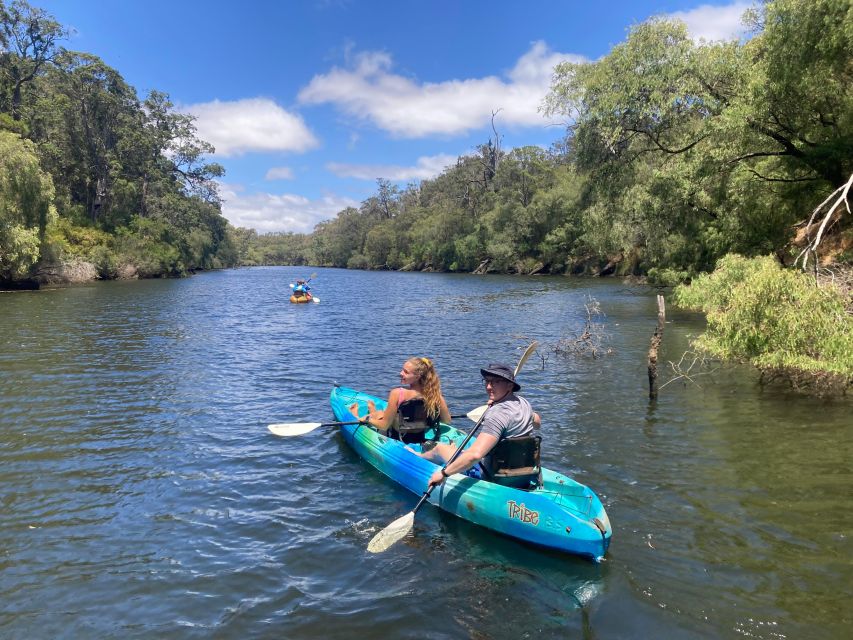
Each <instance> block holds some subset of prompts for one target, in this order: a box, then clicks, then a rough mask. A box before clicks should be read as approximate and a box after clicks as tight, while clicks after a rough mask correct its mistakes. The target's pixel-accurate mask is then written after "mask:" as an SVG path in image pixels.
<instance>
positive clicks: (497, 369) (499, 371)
mask: <svg viewBox="0 0 853 640" xmlns="http://www.w3.org/2000/svg"><path fill="white" fill-rule="evenodd" d="M480 375H482V376H483V377H484V378H485V377H486V376H497V377H498V378H503V379H504V380H509V381H510V382H512V390H513V391H518V390H519V389H521V385H520V384H518V383H517V382H516V381H515V374H514V373H513V372H512V369H510V368H509V367H508V366H506V365H505V364H499V363H496V364H490V365H489V366H488V367H486V368H485V369H480Z"/></svg>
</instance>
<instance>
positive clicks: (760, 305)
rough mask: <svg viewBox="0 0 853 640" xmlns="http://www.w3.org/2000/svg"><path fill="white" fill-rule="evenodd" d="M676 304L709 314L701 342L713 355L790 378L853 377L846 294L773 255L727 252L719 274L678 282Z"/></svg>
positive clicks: (852, 335)
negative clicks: (821, 284)
mask: <svg viewBox="0 0 853 640" xmlns="http://www.w3.org/2000/svg"><path fill="white" fill-rule="evenodd" d="M675 302H676V304H678V305H680V306H683V307H686V308H690V309H695V310H701V311H704V312H705V313H706V314H707V317H708V330H707V332H706V333H705V334H704V335H703V336H701V337H700V338H699V339H698V341H697V346H698V347H700V348H702V349H704V350H705V351H707V352H709V353H711V354H713V355H716V356H719V357H722V358H734V359H739V360H746V361H749V362H751V363H753V364H754V365H755V366H757V367H759V368H760V369H762V370H766V371H770V372H774V373H787V374H788V375H789V376H802V375H804V374H805V375H809V374H811V375H816V376H820V375H822V374H831V375H833V376H836V377H838V378H840V379H842V380H845V381H846V382H845V384H848V385H849V384H850V383H851V382H853V318H851V316H850V315H848V314H847V313H846V312H845V308H844V297H843V296H842V294H841V293H840V292H839V291H838V290H837V289H836V288H835V287H833V286H824V287H819V286H817V285H816V284H815V281H814V279H813V278H812V277H810V276H808V275H806V274H803V273H801V272H798V271H793V270H790V269H785V268H783V267H781V266H780V265H779V263H778V262H777V261H776V260H774V259H773V258H772V257H762V258H752V259H748V258H744V257H743V256H739V255H734V254H733V255H729V256H726V257H725V258H723V259H722V260H720V262H719V263H718V265H717V269H716V271H714V273H712V274H709V275H703V276H700V277H699V278H697V279H696V280H694V281H693V282H692V284H691V285H689V286H681V287H679V288H678V289H677V290H676V292H675Z"/></svg>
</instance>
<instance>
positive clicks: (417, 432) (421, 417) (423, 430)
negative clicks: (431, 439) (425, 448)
mask: <svg viewBox="0 0 853 640" xmlns="http://www.w3.org/2000/svg"><path fill="white" fill-rule="evenodd" d="M438 423H439V421H438V417H432V416H430V415H429V414H427V410H426V405H425V404H424V401H423V398H412V399H411V400H406V401H404V402H401V403H400V406H399V407H397V427H396V428H394V429H389V430H388V435H389V437H391V438H394V439H396V440H402V441H403V442H405V443H407V444H419V443H422V442H426V441H427V438H426V434H427V430H430V429H431V430H432V434H433V435H435V434H438V433H439V430H438V429H433V427H437V426H438Z"/></svg>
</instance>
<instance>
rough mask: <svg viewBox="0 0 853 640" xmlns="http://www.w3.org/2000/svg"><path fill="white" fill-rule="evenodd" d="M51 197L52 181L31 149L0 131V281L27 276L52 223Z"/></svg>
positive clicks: (34, 263)
mask: <svg viewBox="0 0 853 640" xmlns="http://www.w3.org/2000/svg"><path fill="white" fill-rule="evenodd" d="M53 197H54V189H53V181H52V180H51V178H50V176H49V175H47V174H45V173H44V172H43V171H42V170H41V167H40V166H39V161H38V157H37V156H36V150H35V145H33V144H32V143H31V142H29V141H28V140H22V139H21V138H20V137H19V136H18V135H16V134H14V133H11V132H8V131H0V279H2V280H15V279H20V278H25V277H27V276H29V275H31V273H32V271H33V269H34V267H35V266H36V264H37V263H38V260H39V257H40V255H41V243H42V241H43V240H44V237H45V234H46V232H47V230H48V228H49V226H50V225H51V224H53V223H54V222H55V220H56V210H55V208H54V206H53Z"/></svg>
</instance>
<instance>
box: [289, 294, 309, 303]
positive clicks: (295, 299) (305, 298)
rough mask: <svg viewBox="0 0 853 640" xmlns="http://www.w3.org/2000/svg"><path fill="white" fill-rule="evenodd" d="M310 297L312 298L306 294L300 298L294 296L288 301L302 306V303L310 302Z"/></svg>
mask: <svg viewBox="0 0 853 640" xmlns="http://www.w3.org/2000/svg"><path fill="white" fill-rule="evenodd" d="M312 297H313V296H312V295H311V294H310V293H306V294H304V295H301V296H297V295H295V294H294V295H291V296H290V301H291V302H293V303H294V304H302V303H304V302H311V298H312Z"/></svg>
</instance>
